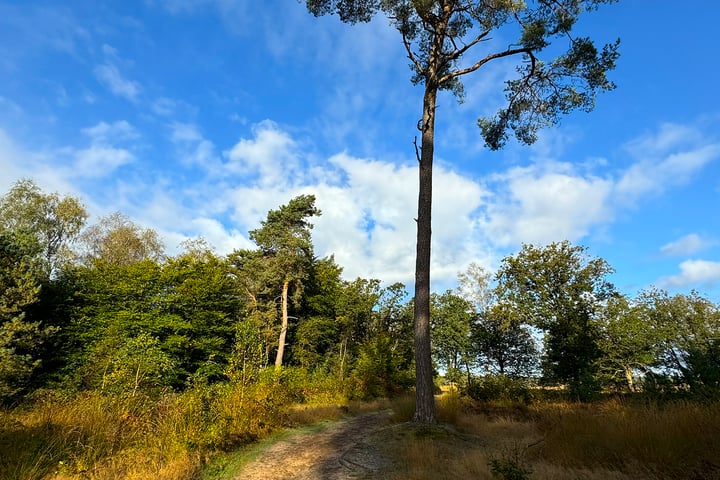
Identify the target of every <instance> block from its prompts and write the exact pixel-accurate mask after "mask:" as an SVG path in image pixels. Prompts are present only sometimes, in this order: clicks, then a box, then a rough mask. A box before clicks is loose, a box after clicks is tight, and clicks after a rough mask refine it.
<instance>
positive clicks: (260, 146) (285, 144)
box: [225, 120, 304, 188]
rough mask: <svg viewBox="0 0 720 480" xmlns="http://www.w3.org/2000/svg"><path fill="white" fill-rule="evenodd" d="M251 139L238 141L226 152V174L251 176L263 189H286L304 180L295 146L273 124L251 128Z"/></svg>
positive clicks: (292, 141) (289, 138) (287, 135)
mask: <svg viewBox="0 0 720 480" xmlns="http://www.w3.org/2000/svg"><path fill="white" fill-rule="evenodd" d="M253 135H254V137H255V138H253V139H245V138H243V139H240V141H238V142H237V143H236V144H235V146H234V147H232V148H231V149H230V150H228V151H226V152H225V156H226V157H227V158H228V162H227V163H226V165H225V168H226V170H227V172H228V173H231V174H235V175H240V176H242V177H250V178H252V177H254V178H255V179H256V181H258V182H259V183H260V185H263V186H265V187H273V188H287V187H288V186H290V185H297V184H299V183H300V182H301V180H302V179H303V177H304V174H303V171H302V169H301V168H300V162H299V158H298V152H297V145H296V143H295V141H294V140H293V139H292V138H291V137H290V135H289V134H288V133H286V132H284V131H282V130H281V129H280V128H279V127H278V126H277V125H276V124H275V123H274V122H271V121H269V120H266V121H264V122H261V123H259V124H257V125H256V126H255V127H254V128H253Z"/></svg>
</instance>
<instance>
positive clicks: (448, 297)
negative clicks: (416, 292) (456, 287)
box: [430, 290, 473, 370]
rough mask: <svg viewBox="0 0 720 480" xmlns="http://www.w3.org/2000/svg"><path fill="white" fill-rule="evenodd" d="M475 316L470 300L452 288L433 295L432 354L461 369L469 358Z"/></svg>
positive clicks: (431, 321) (442, 363) (431, 305)
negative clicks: (458, 294) (453, 291)
mask: <svg viewBox="0 0 720 480" xmlns="http://www.w3.org/2000/svg"><path fill="white" fill-rule="evenodd" d="M472 319H473V314H472V306H471V305H470V303H469V302H468V301H466V300H465V299H463V298H461V297H459V296H457V295H455V294H453V293H452V292H451V291H450V290H448V291H446V292H445V293H443V294H442V295H438V294H432V295H431V297H430V329H431V330H430V331H431V332H432V349H433V355H434V356H435V358H436V359H437V360H438V361H439V362H440V364H441V365H443V366H444V367H445V368H446V369H448V370H450V369H453V370H458V369H459V368H460V367H461V366H463V365H465V364H466V363H467V362H468V361H469V357H470V349H471V333H470V331H471V328H472V327H471V322H472Z"/></svg>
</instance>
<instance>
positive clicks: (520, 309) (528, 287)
mask: <svg viewBox="0 0 720 480" xmlns="http://www.w3.org/2000/svg"><path fill="white" fill-rule="evenodd" d="M612 272H613V270H612V268H611V267H610V265H609V264H608V263H607V262H606V261H605V260H603V259H602V258H591V257H589V256H588V255H587V253H586V248H585V247H581V246H574V245H572V244H570V242H568V241H564V242H560V243H552V244H550V245H547V246H545V247H535V246H533V245H523V248H522V250H521V251H520V252H519V253H518V254H517V255H514V256H510V257H506V258H505V259H503V261H502V265H501V266H500V269H499V270H498V273H497V280H498V291H499V296H500V298H501V301H502V302H504V303H507V304H508V305H509V306H511V307H512V309H513V310H514V312H515V314H516V315H518V316H519V319H520V320H521V321H522V322H524V323H527V324H530V325H534V326H536V327H538V328H540V329H541V330H543V331H544V332H545V333H546V337H545V357H546V358H545V360H546V364H545V371H546V374H548V376H549V377H550V378H554V379H556V380H560V381H563V382H568V383H569V384H570V386H571V387H572V388H573V389H575V393H577V394H579V395H585V394H586V393H587V394H589V393H591V390H592V389H593V388H594V387H593V382H594V379H595V376H594V373H595V371H594V368H595V361H596V360H597V358H598V357H599V354H600V351H599V347H598V343H597V342H598V336H599V328H598V322H597V317H598V314H599V312H600V309H601V306H602V303H603V302H604V301H605V300H606V299H608V298H609V297H610V296H611V295H612V294H613V292H614V288H613V286H612V284H610V283H609V282H608V280H607V276H608V275H609V274H610V273H612Z"/></svg>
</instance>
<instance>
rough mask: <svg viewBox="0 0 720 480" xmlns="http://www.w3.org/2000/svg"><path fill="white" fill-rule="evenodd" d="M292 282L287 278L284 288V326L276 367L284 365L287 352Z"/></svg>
mask: <svg viewBox="0 0 720 480" xmlns="http://www.w3.org/2000/svg"><path fill="white" fill-rule="evenodd" d="M289 288H290V282H289V281H287V280H285V282H284V283H283V289H282V297H281V298H282V300H281V301H282V307H281V308H282V326H281V327H280V339H279V340H278V351H277V356H276V357H275V368H280V367H282V362H283V355H284V353H285V338H286V337H287V329H288V290H289Z"/></svg>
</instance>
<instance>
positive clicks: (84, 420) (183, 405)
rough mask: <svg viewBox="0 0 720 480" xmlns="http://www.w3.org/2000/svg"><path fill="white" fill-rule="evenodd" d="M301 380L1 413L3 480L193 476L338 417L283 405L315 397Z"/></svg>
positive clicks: (172, 479) (48, 403) (83, 400)
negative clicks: (276, 433) (225, 455)
mask: <svg viewBox="0 0 720 480" xmlns="http://www.w3.org/2000/svg"><path fill="white" fill-rule="evenodd" d="M308 385H309V386H310V387H312V388H315V386H313V385H312V384H311V383H302V382H296V379H290V380H288V379H287V378H285V377H284V376H283V377H282V378H280V377H275V376H273V375H268V378H265V379H263V380H262V381H259V382H257V383H256V384H253V385H246V386H242V385H239V384H218V385H198V386H196V387H194V388H191V389H189V390H187V391H186V392H183V393H181V394H166V395H163V396H161V397H159V398H158V397H148V396H143V395H137V396H107V395H103V394H100V393H98V392H87V393H83V394H80V395H77V396H75V397H72V398H58V397H53V396H48V398H46V399H44V400H40V401H37V402H36V403H35V404H34V405H32V406H31V407H27V408H25V409H17V410H14V411H0V479H13V480H31V479H33V480H34V479H56V480H60V479H75V478H83V479H93V480H110V479H118V478H124V479H138V480H139V479H148V478H152V479H154V480H189V479H193V478H199V475H200V472H201V470H202V466H203V464H204V463H205V462H206V461H207V459H208V458H209V457H210V456H212V455H214V453H215V452H218V451H223V450H229V449H232V448H235V447H236V446H238V445H241V444H245V443H247V442H251V441H254V440H256V439H258V438H262V437H264V436H266V435H267V434H268V433H269V432H271V431H272V430H273V429H277V428H279V427H284V426H291V425H297V424H303V423H310V422H314V421H317V420H319V419H321V418H337V417H339V416H340V415H342V414H343V413H344V409H341V407H340V406H339V405H336V406H331V407H328V406H322V405H310V406H305V407H302V408H290V406H291V405H292V404H294V403H296V402H298V400H299V399H300V400H307V401H311V403H312V400H313V398H312V397H311V396H308V394H307V392H305V391H301V390H299V389H301V388H305V387H307V386H308ZM323 395H324V396H323V398H322V399H323V400H325V399H326V397H328V395H329V394H327V393H325V394H323ZM328 398H329V397H328ZM345 410H347V408H346V409H345Z"/></svg>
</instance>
